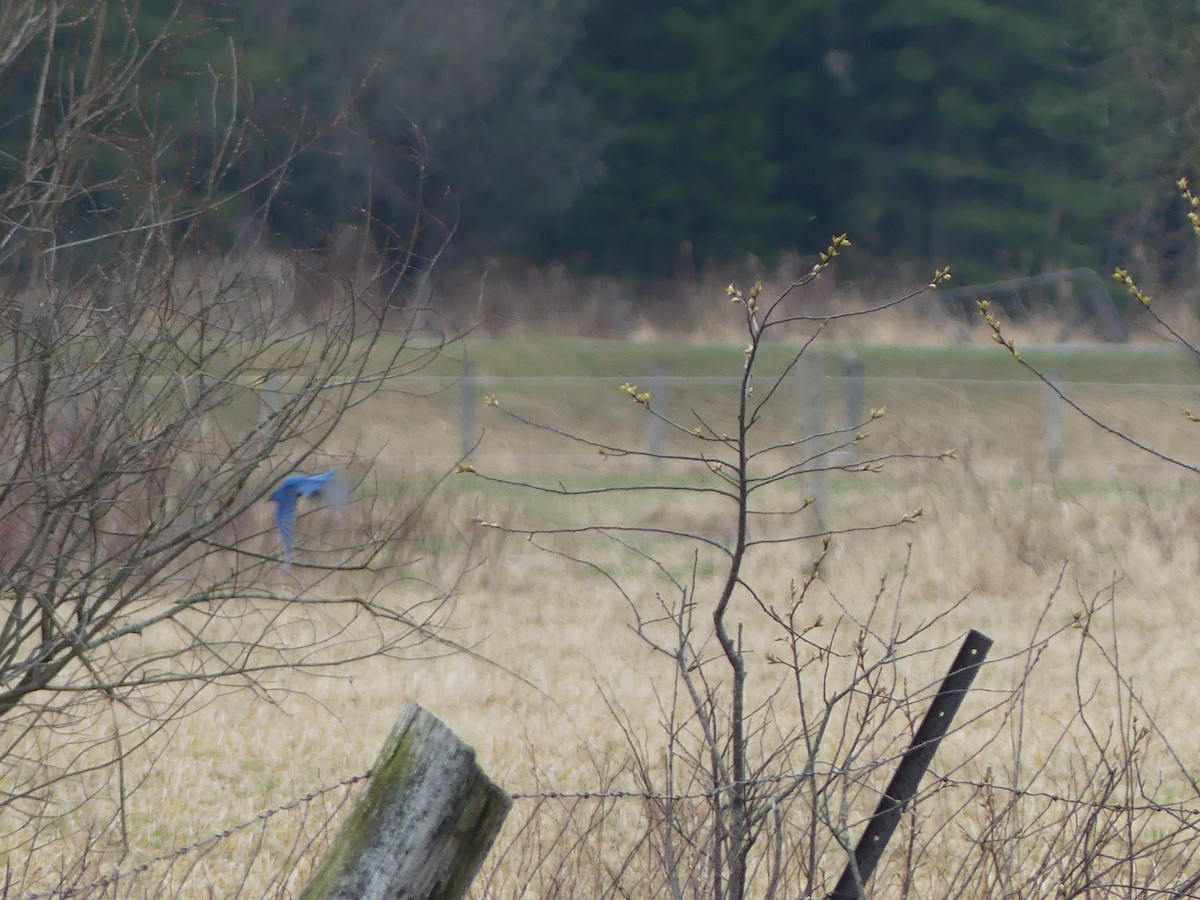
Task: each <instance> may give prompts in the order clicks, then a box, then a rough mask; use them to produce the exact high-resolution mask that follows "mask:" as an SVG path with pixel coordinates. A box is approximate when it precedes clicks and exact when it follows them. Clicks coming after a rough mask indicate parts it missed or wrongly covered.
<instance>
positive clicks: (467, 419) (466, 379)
mask: <svg viewBox="0 0 1200 900" xmlns="http://www.w3.org/2000/svg"><path fill="white" fill-rule="evenodd" d="M475 394H476V391H475V363H473V362H470V361H469V360H468V361H467V362H465V363H463V375H462V423H461V425H460V428H461V436H460V441H459V454H458V455H459V456H461V457H462V458H463V459H466V458H467V457H468V456H470V455H471V450H472V449H473V448H474V446H475Z"/></svg>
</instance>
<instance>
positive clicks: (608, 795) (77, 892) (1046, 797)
mask: <svg viewBox="0 0 1200 900" xmlns="http://www.w3.org/2000/svg"><path fill="white" fill-rule="evenodd" d="M826 774H828V773H826ZM371 775H372V770H370V769H368V770H367V771H365V772H362V773H361V774H357V775H352V776H350V777H347V778H343V779H341V780H340V781H337V782H334V783H332V784H329V785H326V786H324V787H320V788H315V789H312V790H310V791H307V792H306V793H303V794H300V795H299V796H296V797H294V798H292V799H290V800H287V801H285V802H282V803H280V804H278V805H277V806H274V807H271V808H269V809H266V810H264V811H262V812H260V813H257V814H256V815H255V816H253V817H252V818H250V819H247V820H245V821H243V822H241V823H238V824H235V825H230V826H227V827H225V828H222V829H221V830H219V831H216V832H213V833H212V834H210V835H208V836H206V837H203V838H199V839H197V840H194V841H191V842H189V843H187V844H185V845H183V846H181V847H178V848H176V849H175V850H172V851H170V852H168V853H164V854H162V855H160V856H156V857H153V858H151V859H147V860H144V861H142V862H140V863H138V864H137V865H135V866H131V867H129V868H127V869H119V868H118V869H114V870H112V871H111V872H109V873H107V874H105V875H102V876H99V877H96V878H94V879H92V880H89V881H86V882H84V883H78V884H72V885H70V886H64V887H62V888H56V889H51V890H45V891H37V892H34V893H30V894H22V895H20V896H22V897H23V898H24V900H68V898H73V897H87V896H94V895H96V894H98V893H99V894H100V895H101V896H103V895H104V893H105V892H106V891H108V890H109V889H116V888H118V887H120V886H121V885H125V886H130V885H131V884H133V883H136V882H137V881H138V879H140V878H143V877H146V876H150V875H151V874H152V873H153V871H154V870H155V869H158V868H169V867H171V866H173V865H175V864H176V863H177V862H180V861H181V860H184V859H185V858H186V857H190V856H193V855H200V856H204V855H208V854H211V853H213V852H214V851H216V849H217V848H218V847H219V846H220V845H221V844H222V843H223V842H224V841H226V840H228V839H230V838H232V837H234V836H236V835H239V834H241V833H243V832H246V831H248V830H250V829H252V828H256V827H257V828H263V829H266V828H268V827H280V828H286V827H288V824H287V822H286V821H285V820H284V819H283V818H282V814H283V813H286V812H290V811H292V810H297V809H304V808H307V807H309V806H310V805H311V804H313V803H314V802H315V801H317V800H320V799H322V798H328V797H330V796H332V795H334V794H337V793H338V792H341V794H342V795H341V797H340V798H338V799H337V802H336V803H335V804H334V809H333V812H332V813H330V814H327V815H326V818H325V821H324V822H323V823H321V824H320V826H319V827H320V828H321V830H322V831H327V830H328V829H330V828H332V827H334V826H335V825H336V817H337V815H338V813H339V812H340V811H341V810H342V809H343V808H344V807H345V806H346V805H347V803H348V801H349V800H350V799H351V797H352V796H353V794H354V791H355V789H356V788H360V787H361V786H362V785H363V784H364V783H365V782H366V781H367V780H368V779H370V777H371ZM819 776H820V773H818V772H814V771H803V772H783V773H779V774H776V775H771V776H765V777H758V778H752V779H746V780H745V781H744V782H741V783H739V784H733V783H730V784H723V785H720V786H718V787H715V788H708V789H705V790H700V791H685V792H679V793H674V792H665V793H664V792H657V791H646V790H632V789H617V790H614V789H609V788H602V789H595V790H534V791H517V792H513V793H511V794H509V796H510V797H511V798H512V799H513V800H514V801H516V802H526V803H533V804H535V805H537V804H542V803H545V802H547V801H566V802H570V803H584V802H607V801H628V800H632V801H637V802H639V803H652V804H662V805H665V804H683V803H690V802H697V801H706V802H708V801H712V800H714V799H717V798H719V797H720V796H722V795H724V794H727V793H730V792H732V791H733V790H734V789H735V788H736V787H739V786H749V787H774V786H779V785H781V784H787V783H789V782H792V783H794V782H799V781H804V780H810V779H812V778H815V777H819ZM928 777H929V784H928V785H927V786H926V787H924V788H923V789H922V790H921V792H920V793H921V797H922V798H928V797H930V796H932V795H934V794H937V793H939V792H941V791H943V790H947V789H965V790H968V791H970V792H972V793H979V792H994V793H999V794H1002V795H1005V796H1008V797H1010V798H1012V799H1014V800H1015V799H1032V800H1037V801H1042V802H1045V803H1047V804H1052V805H1062V806H1066V807H1070V808H1072V809H1082V810H1091V811H1097V812H1101V811H1102V812H1108V813H1124V814H1138V813H1165V814H1168V815H1171V816H1173V817H1176V818H1177V819H1178V820H1179V821H1191V822H1194V823H1196V824H1197V826H1198V827H1200V807H1195V806H1189V805H1187V804H1186V803H1184V802H1182V801H1180V802H1175V803H1113V802H1111V801H1105V800H1096V799H1091V798H1088V797H1071V796H1066V795H1064V794H1060V793H1055V792H1051V791H1045V790H1039V789H1035V788H1033V787H1020V786H1016V785H1007V784H1003V783H998V782H996V781H995V780H991V779H982V780H980V779H971V778H957V777H954V776H951V775H940V774H937V773H935V772H930V773H929V776H928ZM863 818H864V820H865V818H866V815H864V817H863ZM857 825H861V821H860V822H851V823H850V826H851V827H856V826H857ZM292 827H293V828H295V827H296V826H294V825H293V826H292ZM306 849H309V850H312V848H306ZM312 852H314V853H315V852H317V851H316V850H312ZM189 874H190V873H189ZM185 877H186V876H185Z"/></svg>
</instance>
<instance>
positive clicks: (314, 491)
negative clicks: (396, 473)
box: [271, 470, 349, 562]
mask: <svg viewBox="0 0 1200 900" xmlns="http://www.w3.org/2000/svg"><path fill="white" fill-rule="evenodd" d="M348 494H349V491H348V490H347V487H346V482H345V479H344V478H343V477H342V476H341V474H340V473H339V472H337V471H336V470H330V471H328V472H322V473H321V474H320V475H289V476H288V477H287V478H285V479H283V482H282V483H281V484H280V485H279V487H277V488H275V490H274V491H272V492H271V499H272V500H274V501H275V521H276V522H278V523H279V534H280V536H281V537H282V538H283V552H284V554H285V555H286V557H287V561H288V562H291V561H292V532H293V529H294V528H295V525H296V501H297V500H299V499H300V498H301V497H312V498H314V499H316V500H323V501H325V502H326V503H345V502H346V498H347V495H348Z"/></svg>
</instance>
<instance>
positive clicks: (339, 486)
mask: <svg viewBox="0 0 1200 900" xmlns="http://www.w3.org/2000/svg"><path fill="white" fill-rule="evenodd" d="M307 481H308V484H307V485H306V486H305V490H303V491H302V493H303V494H304V496H306V497H312V498H314V499H316V500H320V501H321V502H322V503H324V504H325V505H326V506H341V505H342V504H343V503H345V502H346V501H347V500H349V499H350V483H349V481H348V480H347V478H346V476H345V475H343V474H342V473H341V472H339V471H337V470H336V469H334V470H333V471H330V472H322V473H321V474H320V475H312V476H310V477H309V478H308V479H307Z"/></svg>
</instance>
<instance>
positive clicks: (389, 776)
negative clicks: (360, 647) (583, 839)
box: [300, 703, 512, 900]
mask: <svg viewBox="0 0 1200 900" xmlns="http://www.w3.org/2000/svg"><path fill="white" fill-rule="evenodd" d="M511 806H512V798H511V797H509V796H508V794H506V793H505V792H504V791H502V790H501V789H500V788H499V787H497V786H496V785H495V784H493V783H492V782H491V781H490V780H489V779H488V777H487V776H486V775H485V774H484V773H483V772H482V771H480V769H479V767H478V766H477V765H476V764H475V751H474V750H473V749H471V747H469V746H468V745H467V744H465V743H463V742H462V741H461V740H460V739H459V738H458V736H457V735H455V734H454V732H452V731H451V730H450V729H449V728H447V727H446V726H445V725H444V724H442V722H440V721H439V720H438V719H437V718H436V717H435V716H434V715H433V714H432V713H430V712H428V711H427V710H425V709H423V708H422V707H420V706H418V705H417V704H416V703H406V704H405V705H404V708H403V709H402V710H400V718H399V719H397V720H396V725H395V727H394V728H393V729H392V733H391V735H390V736H389V737H388V740H387V743H386V744H384V747H383V751H382V752H381V753H380V754H379V759H378V761H377V762H376V763H375V768H374V769H373V770H372V772H371V777H370V779H369V780H368V782H367V786H366V787H365V788H364V789H363V792H362V794H361V796H359V798H358V801H357V802H356V803H355V804H354V808H353V809H352V810H351V811H350V816H349V818H348V819H347V820H346V822H345V824H343V825H342V828H341V831H340V832H339V833H338V836H337V838H336V839H335V840H334V843H333V844H332V845H331V846H330V847H329V849H328V850H327V851H326V852H325V856H324V858H323V859H322V860H321V862H320V864H319V865H318V866H317V869H316V871H315V872H313V875H312V878H311V879H310V881H309V883H308V886H307V887H305V889H304V892H303V893H302V894H301V895H300V897H301V900H399V898H405V900H457V898H460V897H464V896H466V893H467V888H468V887H470V884H471V880H472V879H473V878H474V877H475V874H476V873H477V872H478V871H479V867H480V865H482V863H483V859H484V857H485V856H486V855H487V851H488V849H489V848H490V847H491V845H492V841H493V840H495V838H496V835H497V834H498V833H499V831H500V826H501V825H502V824H503V823H504V819H505V817H506V816H507V815H508V811H509V809H510V807H511Z"/></svg>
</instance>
